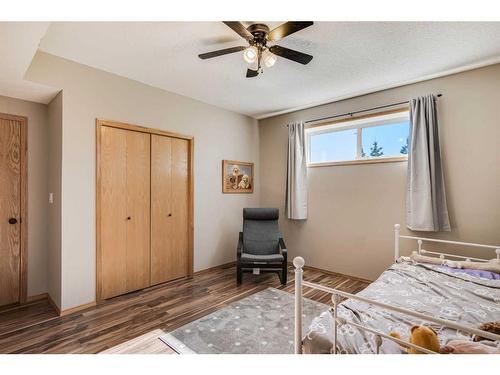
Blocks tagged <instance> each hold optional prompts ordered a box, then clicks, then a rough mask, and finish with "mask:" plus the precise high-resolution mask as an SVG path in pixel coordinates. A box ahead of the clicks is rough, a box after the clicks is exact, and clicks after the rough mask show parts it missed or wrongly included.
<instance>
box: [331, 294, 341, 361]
mask: <svg viewBox="0 0 500 375" xmlns="http://www.w3.org/2000/svg"><path fill="white" fill-rule="evenodd" d="M339 300H340V298H339V296H338V295H336V294H332V302H333V354H337V329H338V322H337V315H338V305H339Z"/></svg>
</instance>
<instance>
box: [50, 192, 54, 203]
mask: <svg viewBox="0 0 500 375" xmlns="http://www.w3.org/2000/svg"><path fill="white" fill-rule="evenodd" d="M49 203H50V204H52V203H54V193H49Z"/></svg>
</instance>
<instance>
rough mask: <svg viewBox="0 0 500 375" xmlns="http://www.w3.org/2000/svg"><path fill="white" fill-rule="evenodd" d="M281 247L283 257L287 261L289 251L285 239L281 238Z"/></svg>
mask: <svg viewBox="0 0 500 375" xmlns="http://www.w3.org/2000/svg"><path fill="white" fill-rule="evenodd" d="M279 246H280V253H281V255H283V256H284V257H285V259H286V256H287V250H286V245H285V240H283V237H280V239H279Z"/></svg>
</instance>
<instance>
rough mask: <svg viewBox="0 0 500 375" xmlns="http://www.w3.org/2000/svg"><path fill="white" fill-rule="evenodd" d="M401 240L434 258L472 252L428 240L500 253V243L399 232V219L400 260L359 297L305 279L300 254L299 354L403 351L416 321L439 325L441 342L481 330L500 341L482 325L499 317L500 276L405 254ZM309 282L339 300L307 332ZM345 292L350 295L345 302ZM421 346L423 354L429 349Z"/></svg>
mask: <svg viewBox="0 0 500 375" xmlns="http://www.w3.org/2000/svg"><path fill="white" fill-rule="evenodd" d="M400 238H408V239H415V240H417V241H418V252H419V254H423V253H432V254H433V255H439V258H436V259H441V260H444V259H445V256H448V257H455V258H464V259H465V258H466V257H461V256H456V255H452V254H440V253H434V252H428V251H425V250H423V249H422V243H423V241H434V242H449V243H455V244H461V245H465V246H479V247H487V248H491V249H493V250H494V251H495V252H496V256H497V258H499V257H500V249H499V247H496V246H489V245H480V244H468V243H458V242H454V241H443V240H435V239H422V238H418V237H411V236H401V235H400V234H399V225H396V226H395V260H396V262H395V263H394V264H393V265H392V266H390V267H389V268H388V269H387V270H386V271H384V272H383V273H382V275H381V276H380V277H379V278H378V279H377V280H376V281H374V282H373V283H372V284H370V286H368V287H367V288H366V289H365V290H363V291H362V292H360V293H358V294H357V295H351V294H349V293H345V292H342V291H339V290H335V289H331V288H328V287H325V286H322V285H318V284H313V283H309V282H307V281H303V280H302V267H303V265H304V261H303V259H302V258H296V259H294V265H295V266H296V285H295V297H296V300H295V321H296V326H295V327H296V331H295V352H296V353H302V352H304V353H314V354H320V353H334V354H337V353H348V354H371V353H377V354H378V353H380V354H383V353H388V354H389V353H390V354H395V353H404V352H405V350H404V349H403V348H402V346H401V345H400V344H404V345H409V346H412V344H409V343H408V342H407V340H406V338H407V336H408V334H409V331H410V328H411V327H412V326H415V325H425V326H428V327H431V328H433V329H434V330H435V331H436V332H437V334H438V337H439V341H440V344H441V345H445V344H446V343H448V342H449V341H450V340H453V339H461V340H472V336H473V335H478V336H481V337H485V338H488V339H490V340H491V341H489V340H488V341H484V343H485V344H486V345H490V346H493V347H498V346H499V343H500V336H499V335H495V334H493V333H491V332H485V331H482V330H480V329H478V326H479V325H480V324H481V323H484V322H492V321H500V278H497V279H494V278H491V277H490V278H485V277H483V275H479V276H478V275H477V274H473V275H471V274H468V273H465V272H460V271H459V270H456V269H451V268H449V267H443V266H442V265H439V264H427V263H416V262H414V261H413V260H410V259H408V258H405V257H400V256H399V240H400ZM467 259H469V258H467ZM474 259H475V260H477V261H481V260H480V259H477V258H474ZM303 286H307V287H311V288H315V289H320V290H323V291H326V292H329V293H331V294H332V302H333V306H332V307H331V308H330V309H328V310H327V311H324V312H323V313H322V314H321V315H320V316H318V317H315V318H314V319H313V321H312V323H311V325H310V327H309V329H308V330H307V331H306V332H302V331H301V329H300V328H299V327H301V325H300V324H299V323H301V321H300V320H301V316H302V314H301V303H302V301H301V300H302V287H303ZM341 298H346V300H345V301H343V302H340V300H341ZM389 332H397V333H399V334H400V336H401V339H397V338H394V337H392V336H389ZM415 347H416V348H420V349H421V351H422V352H426V353H429V352H431V351H428V350H424V349H423V348H421V347H418V346H415Z"/></svg>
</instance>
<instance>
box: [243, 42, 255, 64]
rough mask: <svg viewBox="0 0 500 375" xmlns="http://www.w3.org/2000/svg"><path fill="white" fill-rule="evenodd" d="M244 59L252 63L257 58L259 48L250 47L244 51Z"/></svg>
mask: <svg viewBox="0 0 500 375" xmlns="http://www.w3.org/2000/svg"><path fill="white" fill-rule="evenodd" d="M243 59H245V61H246V62H247V63H249V64H252V63H253V62H254V61H255V60H257V48H255V47H254V46H251V47H248V48H247V49H246V50H245V52H243Z"/></svg>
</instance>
